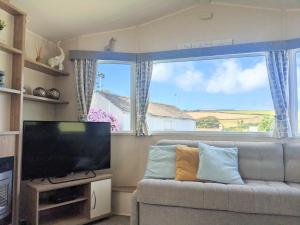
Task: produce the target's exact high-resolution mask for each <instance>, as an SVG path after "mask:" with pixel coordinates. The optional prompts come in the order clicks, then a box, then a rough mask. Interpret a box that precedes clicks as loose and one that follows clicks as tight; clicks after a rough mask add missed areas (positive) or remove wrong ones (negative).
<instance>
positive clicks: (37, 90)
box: [33, 87, 46, 97]
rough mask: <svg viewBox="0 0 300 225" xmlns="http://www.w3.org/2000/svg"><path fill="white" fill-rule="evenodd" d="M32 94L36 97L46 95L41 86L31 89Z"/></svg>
mask: <svg viewBox="0 0 300 225" xmlns="http://www.w3.org/2000/svg"><path fill="white" fill-rule="evenodd" d="M33 95H34V96H38V97H46V90H45V89H44V88H42V87H37V88H35V89H34V90H33Z"/></svg>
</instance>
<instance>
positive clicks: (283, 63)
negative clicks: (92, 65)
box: [267, 50, 292, 138]
mask: <svg viewBox="0 0 300 225" xmlns="http://www.w3.org/2000/svg"><path fill="white" fill-rule="evenodd" d="M267 66H268V74H269V83H270V89H271V94H272V99H273V104H274V108H275V113H276V115H275V129H274V136H275V137H277V138H288V137H291V136H292V130H291V124H290V119H289V59H288V53H287V51H284V50H282V51H270V52H268V53H267Z"/></svg>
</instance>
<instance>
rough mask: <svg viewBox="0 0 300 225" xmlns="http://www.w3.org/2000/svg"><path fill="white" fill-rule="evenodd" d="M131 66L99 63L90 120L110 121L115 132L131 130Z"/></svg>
mask: <svg viewBox="0 0 300 225" xmlns="http://www.w3.org/2000/svg"><path fill="white" fill-rule="evenodd" d="M131 67H132V66H131V64H126V63H108V62H102V61H99V64H98V71H97V78H96V87H95V91H94V95H93V99H92V104H91V110H90V113H89V118H90V120H91V121H108V122H111V124H112V131H113V132H122V131H130V130H131V103H130V102H131V101H130V96H131Z"/></svg>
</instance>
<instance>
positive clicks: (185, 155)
mask: <svg viewBox="0 0 300 225" xmlns="http://www.w3.org/2000/svg"><path fill="white" fill-rule="evenodd" d="M198 166H199V149H198V148H192V147H188V146H182V145H178V146H176V178H175V179H176V180H181V181H197V171H198Z"/></svg>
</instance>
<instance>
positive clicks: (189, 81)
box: [175, 70, 204, 91]
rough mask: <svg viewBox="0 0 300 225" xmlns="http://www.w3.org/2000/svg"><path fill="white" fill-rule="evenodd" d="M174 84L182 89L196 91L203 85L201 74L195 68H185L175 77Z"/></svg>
mask: <svg viewBox="0 0 300 225" xmlns="http://www.w3.org/2000/svg"><path fill="white" fill-rule="evenodd" d="M175 82H176V85H177V86H178V87H179V88H181V89H182V90H184V91H198V90H201V89H202V87H203V82H204V79H203V74H202V73H201V72H200V71H197V70H187V71H185V73H182V74H180V75H179V76H177V77H176V79H175Z"/></svg>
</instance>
